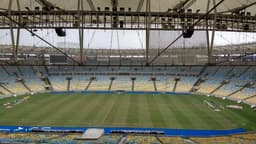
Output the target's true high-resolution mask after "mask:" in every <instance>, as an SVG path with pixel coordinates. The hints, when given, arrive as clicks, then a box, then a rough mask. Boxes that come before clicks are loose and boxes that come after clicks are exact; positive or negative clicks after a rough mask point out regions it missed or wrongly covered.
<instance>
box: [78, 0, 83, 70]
mask: <svg viewBox="0 0 256 144" xmlns="http://www.w3.org/2000/svg"><path fill="white" fill-rule="evenodd" d="M77 10H78V19H79V22H78V23H79V25H80V24H82V27H81V28H79V29H78V31H79V46H80V64H81V65H82V64H84V29H83V24H84V17H83V16H81V13H80V11H83V10H84V6H83V0H78V5H77Z"/></svg>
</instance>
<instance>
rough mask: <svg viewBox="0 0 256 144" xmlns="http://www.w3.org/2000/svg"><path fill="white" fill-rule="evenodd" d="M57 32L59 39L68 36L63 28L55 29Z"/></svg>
mask: <svg viewBox="0 0 256 144" xmlns="http://www.w3.org/2000/svg"><path fill="white" fill-rule="evenodd" d="M55 32H56V34H57V35H58V36H59V37H64V36H66V32H65V31H64V30H63V28H55Z"/></svg>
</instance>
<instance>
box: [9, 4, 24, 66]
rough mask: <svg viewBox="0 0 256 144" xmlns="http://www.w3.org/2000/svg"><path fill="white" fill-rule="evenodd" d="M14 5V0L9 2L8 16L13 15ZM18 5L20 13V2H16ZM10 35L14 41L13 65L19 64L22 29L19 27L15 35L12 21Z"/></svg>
mask: <svg viewBox="0 0 256 144" xmlns="http://www.w3.org/2000/svg"><path fill="white" fill-rule="evenodd" d="M12 4H13V0H9V5H8V16H10V15H11V10H12ZM16 4H17V8H18V11H20V3H19V0H16ZM20 21H21V17H20V16H19V23H20ZM10 33H11V41H12V49H13V52H12V55H13V57H12V58H13V59H12V60H13V63H17V57H18V49H19V41H20V27H18V29H17V33H16V35H15V33H14V29H13V22H12V21H10Z"/></svg>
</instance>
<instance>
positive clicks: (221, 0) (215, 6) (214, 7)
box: [148, 0, 225, 64]
mask: <svg viewBox="0 0 256 144" xmlns="http://www.w3.org/2000/svg"><path fill="white" fill-rule="evenodd" d="M224 1H225V0H220V1H219V2H218V3H217V4H216V5H214V6H213V8H211V9H210V10H209V11H208V12H207V13H206V14H205V15H204V16H203V17H200V18H199V19H198V20H197V21H196V22H195V23H194V24H193V25H192V27H193V28H194V27H195V26H196V25H197V24H198V23H199V22H200V21H201V20H202V19H203V18H205V17H206V16H207V15H208V14H210V13H211V12H212V11H213V10H215V9H216V8H217V7H218V6H219V5H220V4H221V3H223V2H224ZM182 36H183V34H180V35H179V36H178V37H177V38H176V39H175V40H174V41H172V42H171V43H170V44H169V45H168V46H167V47H166V48H164V49H163V50H162V51H160V52H159V53H158V55H157V56H155V57H154V58H153V59H152V60H151V61H150V62H149V63H148V64H152V63H153V62H154V61H155V60H156V59H157V58H158V57H159V56H160V55H162V54H163V53H164V52H165V51H166V50H167V49H169V48H170V46H172V45H173V44H174V43H175V42H176V41H178V40H179V39H180V38H181V37H182Z"/></svg>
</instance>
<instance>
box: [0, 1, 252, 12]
mask: <svg viewBox="0 0 256 144" xmlns="http://www.w3.org/2000/svg"><path fill="white" fill-rule="evenodd" d="M112 1H113V0H83V7H84V10H97V9H98V8H101V10H104V8H105V7H110V8H111V7H112ZM214 1H215V0H210V7H212V6H213V5H214ZM218 1H219V0H216V3H217V2H218ZM19 2H20V8H21V10H27V9H28V8H29V9H34V8H35V7H40V6H42V5H43V4H45V2H46V3H50V4H52V5H53V6H55V7H57V8H59V9H62V10H77V7H78V0H19ZM146 2H147V0H118V1H117V7H118V8H120V7H123V8H127V9H128V8H131V10H132V11H146ZM150 2H151V6H150V7H151V11H154V12H165V11H167V10H168V9H174V8H179V7H180V6H182V5H183V4H185V5H184V7H185V8H186V9H188V8H190V9H192V10H200V12H201V13H205V12H206V11H207V3H208V0H150ZM8 5H9V0H1V5H0V8H1V9H2V10H5V9H7V8H8ZM239 8H241V9H242V8H246V12H251V14H252V15H255V13H256V9H255V8H256V5H255V1H254V0H225V1H224V2H223V3H222V4H221V5H220V6H218V8H217V11H218V12H225V11H233V12H234V10H238V9H239ZM11 9H12V10H18V8H17V5H13V6H12V8H11ZM229 13H230V12H229Z"/></svg>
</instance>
